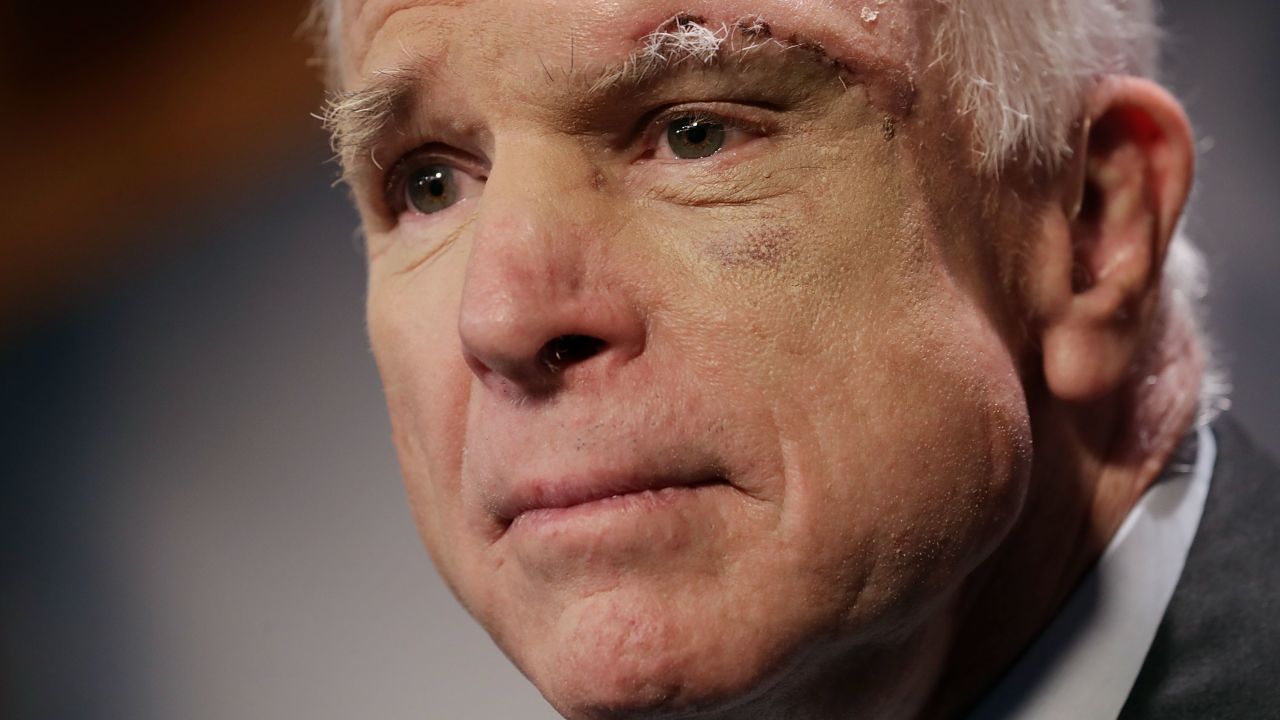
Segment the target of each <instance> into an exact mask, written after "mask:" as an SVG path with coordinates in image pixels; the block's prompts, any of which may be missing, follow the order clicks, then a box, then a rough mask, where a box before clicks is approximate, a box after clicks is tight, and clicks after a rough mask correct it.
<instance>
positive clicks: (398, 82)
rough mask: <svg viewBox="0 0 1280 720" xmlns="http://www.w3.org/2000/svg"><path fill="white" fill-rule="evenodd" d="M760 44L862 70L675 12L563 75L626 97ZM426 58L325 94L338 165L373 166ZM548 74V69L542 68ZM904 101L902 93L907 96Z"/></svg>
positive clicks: (409, 106) (810, 47) (403, 120)
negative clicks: (627, 48) (603, 58)
mask: <svg viewBox="0 0 1280 720" xmlns="http://www.w3.org/2000/svg"><path fill="white" fill-rule="evenodd" d="M766 48H774V49H775V50H779V51H781V52H782V53H784V54H785V55H787V56H789V57H798V58H799V59H801V60H803V61H808V62H810V63H817V64H819V65H822V66H825V67H826V68H828V69H829V71H830V72H831V73H832V75H833V77H836V78H839V79H840V82H842V83H845V80H844V77H845V76H850V77H855V78H859V79H865V78H863V77H862V73H859V72H855V71H856V70H860V69H864V68H863V67H861V66H860V67H858V68H855V67H854V66H853V65H852V64H851V63H849V62H848V61H844V60H840V59H837V58H835V57H833V56H832V55H830V54H828V53H827V51H826V50H825V49H824V48H823V46H822V45H821V44H820V43H817V42H811V41H807V40H805V39H803V38H800V37H792V38H790V39H789V40H786V41H783V40H779V39H778V38H776V37H775V36H774V34H773V31H772V29H771V28H770V26H769V25H768V24H767V23H765V22H764V21H763V20H761V19H760V18H758V17H747V18H743V19H741V20H739V21H737V22H735V23H732V24H729V23H723V24H720V25H718V26H713V25H709V24H707V23H705V22H704V21H703V20H702V18H699V17H697V16H693V15H686V14H682V15H677V16H675V17H673V18H671V19H669V20H667V21H666V22H664V23H663V24H662V25H660V26H659V27H658V28H657V29H655V30H654V31H653V32H651V33H649V34H648V35H645V36H644V37H642V38H641V39H640V42H639V46H638V47H637V48H636V49H635V50H633V51H632V52H631V53H630V54H629V55H628V56H627V57H626V58H625V59H624V60H622V61H621V62H618V63H614V64H611V65H608V66H606V67H605V68H603V69H598V68H597V69H592V68H589V67H575V66H574V65H573V63H572V55H571V61H570V62H571V66H570V68H569V70H568V73H567V75H568V78H569V80H570V81H571V82H573V83H574V84H577V85H580V86H583V87H584V88H585V90H586V91H587V93H588V94H590V95H592V96H601V97H603V96H608V97H626V96H628V95H629V94H630V93H633V92H635V91H636V90H638V89H639V88H641V87H643V86H645V85H647V84H650V83H654V82H657V81H659V80H661V79H662V78H664V77H666V76H668V75H671V74H673V73H675V72H678V71H681V70H683V69H686V68H687V67H690V66H694V67H710V66H713V65H716V64H718V63H721V62H724V61H726V60H738V61H741V60H744V59H746V58H747V57H748V56H750V55H752V54H754V53H758V52H759V51H761V50H764V49H766ZM873 66H877V69H879V70H882V71H884V72H882V73H881V75H882V76H883V77H884V79H885V80H887V81H888V82H889V83H890V84H891V85H893V86H894V88H895V92H896V93H897V94H898V95H900V96H903V97H907V96H909V95H910V94H911V93H912V92H913V88H911V87H910V85H911V82H910V80H909V78H908V75H907V73H906V71H905V70H899V69H894V68H891V67H888V66H886V65H885V63H883V62H868V63H865V67H866V68H871V67H873ZM432 70H433V64H432V63H431V62H429V61H427V60H426V59H416V60H415V61H412V62H410V63H408V64H405V65H401V66H398V67H393V68H388V69H383V70H379V71H375V72H374V77H373V79H372V80H371V81H370V82H369V83H368V84H367V85H366V86H365V87H363V88H361V89H358V90H354V91H351V92H345V93H337V94H334V95H332V96H331V97H330V99H329V100H328V102H326V104H325V107H324V110H323V113H322V114H321V116H320V119H321V120H322V121H323V123H324V127H325V129H326V130H328V131H329V133H330V138H331V144H332V147H333V150H334V152H335V153H336V155H337V156H338V158H339V160H340V161H341V163H342V167H343V170H344V172H346V173H348V174H350V173H351V172H353V171H354V170H356V169H358V168H359V167H361V166H362V165H363V164H364V163H365V156H368V160H367V161H368V162H369V163H372V164H373V165H374V166H375V167H379V168H381V165H380V163H379V162H378V160H377V158H376V157H375V155H374V152H375V151H376V149H377V148H378V147H379V146H380V145H381V144H382V143H383V142H384V141H385V139H386V137H387V136H388V134H390V133H393V132H396V131H398V130H400V129H402V128H404V127H405V126H406V124H407V123H408V121H409V120H410V119H411V116H412V114H413V108H414V107H416V106H417V105H418V104H419V101H420V99H421V97H422V95H423V94H425V92H426V91H425V86H426V85H429V80H430V78H431V76H432V75H433V74H434V73H433V72H432ZM544 70H546V75H547V77H548V79H551V78H552V73H551V70H550V69H547V68H545V66H544ZM908 102H909V101H908Z"/></svg>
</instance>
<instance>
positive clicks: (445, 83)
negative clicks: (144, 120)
mask: <svg viewBox="0 0 1280 720" xmlns="http://www.w3.org/2000/svg"><path fill="white" fill-rule="evenodd" d="M863 5H864V4H863V3H857V4H852V5H847V6H846V5H845V4H842V3H838V2H837V3H832V2H829V1H826V0H823V1H819V0H814V1H813V2H801V1H800V0H786V1H782V0H768V1H766V0H755V1H752V2H740V3H739V2H735V3H729V2H695V1H693V0H687V1H686V2H666V1H661V2H654V1H646V0H610V1H608V2H605V1H603V0H601V1H599V2H596V1H594V0H593V1H592V2H582V1H580V0H574V1H569V0H539V1H537V2H534V1H518V2H517V1H504V0H477V1H476V2H471V3H466V2H463V3H428V2H420V3H414V2H397V3H386V2H380V1H376V2H367V3H363V4H362V3H359V2H352V3H348V10H347V18H348V23H347V25H346V32H345V36H344V37H345V38H346V42H347V47H348V48H350V53H349V58H350V59H351V64H350V65H349V67H348V68H347V69H346V74H347V83H348V86H349V87H360V86H362V85H364V84H366V83H369V82H375V83H376V82H383V83H386V82H398V83H400V84H401V85H402V86H403V85H405V84H406V81H405V78H406V77H408V78H409V81H408V84H409V85H412V87H413V88H414V89H415V93H414V94H412V95H404V94H403V93H402V94H401V95H397V96H396V99H395V100H394V101H388V102H386V103H384V106H385V107H390V108H393V109H394V110H395V111H396V112H398V113H401V114H402V115H404V116H405V117H407V118H409V119H408V120H407V121H406V122H404V123H401V124H399V125H397V126H396V127H394V128H391V129H390V130H388V128H385V127H384V128H382V129H381V133H382V135H381V138H380V139H379V140H377V141H371V142H370V145H369V147H368V149H367V151H362V152H361V153H357V154H356V155H357V157H354V158H353V159H352V164H353V165H354V166H355V167H354V171H353V172H352V176H353V178H354V182H353V184H354V186H355V188H356V194H357V199H358V202H359V204H360V208H361V212H362V215H363V219H364V223H365V228H366V232H367V234H368V247H369V303H368V320H369V332H370V335H371V338H372V343H373V349H374V352H375V354H376V356H377V360H378V365H379V368H380V370H381V373H382V376H383V380H384V383H385V386H386V393H387V399H388V404H389V406H390V410H391V418H392V423H393V426H394V432H395V440H396V444H397V448H398V451H399V455H400V460H401V463H402V466H403V471H404V476H405V482H406V484H407V487H408V490H409V495H410V498H411V500H412V503H413V509H414V513H415V517H416V520H417V522H418V525H419V527H420V530H421V532H422V535H423V538H424V539H425V542H426V545H427V546H428V548H429V549H430V551H431V553H432V555H433V557H434V559H435V560H436V562H437V564H438V566H439V569H440V571H441V572H442V574H443V575H444V577H445V578H446V579H447V581H448V582H449V583H450V585H451V586H452V587H453V589H454V590H455V591H456V593H457V594H458V596H459V597H460V599H461V600H462V602H463V603H464V604H465V605H466V606H467V608H468V609H469V610H470V611H471V612H472V613H473V614H475V616H476V617H477V618H478V619H479V620H480V622H482V623H483V624H484V626H485V627H486V628H487V629H488V630H489V631H490V633H492V635H493V636H494V638H495V639H496V640H497V642H498V644H499V645H500V646H501V647H502V648H503V650H504V651H505V652H506V653H507V654H508V655H509V656H510V657H511V658H512V659H513V660H514V661H515V662H516V663H517V664H518V666H519V667H520V668H521V669H522V670H523V671H524V672H525V673H526V674H527V675H529V676H530V678H531V679H532V680H533V681H534V682H535V683H536V684H537V685H538V687H539V688H540V689H541V690H542V691H543V693H544V694H545V695H546V696H547V697H548V699H549V700H550V701H551V702H552V703H553V704H555V705H556V707H557V708H558V709H560V710H561V711H562V712H564V713H566V714H568V715H571V716H583V717H588V716H595V715H598V714H602V713H605V712H607V711H617V710H622V711H632V710H645V709H648V710H657V709H674V708H691V707H706V706H714V705H716V704H717V703H726V702H732V701H735V700H741V699H743V698H744V697H746V695H747V694H749V693H750V692H752V691H753V690H756V689H759V688H761V687H763V686H765V685H767V684H769V683H775V682H776V683H782V684H783V685H784V686H785V684H786V683H793V684H795V685H797V686H799V685H800V684H802V682H803V677H802V676H803V675H804V673H806V672H809V670H807V669H806V668H812V667H816V666H818V665H820V664H821V663H818V662H817V661H816V658H836V657H839V658H843V659H842V660H840V662H841V663H842V665H843V666H844V667H845V668H846V669H847V670H849V671H851V672H861V673H862V675H860V676H851V677H864V678H874V677H875V673H877V672H888V671H890V668H891V667H892V659H893V658H894V657H897V653H898V651H901V650H903V649H905V648H909V647H917V646H920V645H921V644H926V643H929V642H932V641H933V640H932V638H933V637H935V636H934V635H933V633H935V632H937V631H938V626H937V621H938V618H940V617H943V616H944V615H945V613H946V609H947V608H948V607H949V603H951V602H952V600H953V599H954V595H955V591H956V590H957V588H958V586H959V584H960V583H961V582H962V580H963V579H964V578H965V577H966V576H967V575H968V574H969V573H970V572H971V571H972V570H973V568H974V567H975V565H977V564H978V563H980V562H981V560H982V559H983V558H984V557H985V556H986V555H987V553H989V552H990V550H991V549H992V547H993V546H994V545H995V544H996V543H998V542H999V540H1000V539H1001V538H1002V537H1003V535H1004V533H1005V532H1006V531H1007V530H1008V527H1009V524H1010V522H1011V518H1012V516H1013V515H1014V513H1015V509H1016V506H1017V503H1018V502H1020V499H1021V497H1022V494H1023V492H1024V490H1025V487H1024V485H1025V482H1026V457H1027V449H1028V447H1029V440H1028V438H1029V430H1028V420H1027V411H1026V402H1025V400H1024V398H1023V395H1022V389H1021V383H1020V381H1019V377H1018V372H1017V367H1016V366H1017V359H1016V358H1015V357H1013V353H1012V352H1011V350H1010V349H1009V347H1008V343H1007V342H1006V340H1005V338H1004V337H1003V336H1002V332H1001V330H1000V328H1001V327H1003V326H1004V324H1005V320H1004V319H1001V318H997V317H993V316H991V315H989V313H988V311H987V310H985V309H984V308H989V307H996V306H998V305H999V298H998V297H997V295H998V293H999V291H998V290H996V289H994V288H995V287H996V283H995V282H994V280H993V279H992V278H993V275H994V270H993V267H994V263H993V261H991V259H990V258H991V256H992V252H991V251H990V249H989V248H990V246H991V245H993V244H995V243H996V242H997V241H996V239H995V238H993V237H989V233H984V232H983V231H982V229H981V228H975V227H973V226H971V225H963V224H957V223H956V222H955V221H954V218H956V217H971V215H970V214H968V213H967V211H964V210H960V211H954V207H955V206H963V205H964V203H965V202H966V201H969V200H974V198H973V197H971V195H973V191H969V190H967V189H965V188H960V189H956V188H954V187H952V186H950V185H948V183H947V182H946V181H945V177H946V174H947V173H949V172H955V173H957V176H958V171H954V170H950V169H949V168H952V167H953V165H952V164H950V163H948V162H946V161H945V158H944V157H943V155H944V152H943V151H942V150H939V149H938V148H942V147H944V146H945V143H943V142H942V141H941V140H940V139H939V138H940V136H941V134H942V131H941V130H939V129H937V126H935V125H934V124H933V123H932V120H931V119H930V118H929V116H928V113H929V112H931V110H930V109H929V108H930V107H931V105H930V103H929V102H927V101H924V100H922V99H921V97H920V95H922V94H923V93H925V92H926V91H927V90H928V88H927V87H925V86H922V85H918V84H914V83H913V77H915V72H916V68H918V67H919V65H920V63H919V57H917V56H919V55H920V53H919V51H918V48H916V47H915V44H914V38H916V36H917V35H918V33H917V27H916V24H915V23H916V19H915V18H914V16H913V13H912V12H911V11H910V10H909V8H908V7H907V6H906V5H905V4H904V3H902V2H896V1H893V0H891V1H890V2H888V3H885V4H880V3H877V2H874V1H872V2H867V3H865V5H866V6H867V8H869V9H870V10H869V11H868V13H863V12H862V8H863ZM871 11H874V13H878V14H874V13H872V12H871ZM357 13H358V15H357ZM674 18H681V19H678V20H675V19H674ZM655 30H657V31H660V33H658V34H655V32H654V31H655ZM661 33H667V34H666V35H663V34H661ZM699 43H701V44H699ZM706 43H711V45H707V44H706ZM711 46H715V47H714V48H713V49H715V52H704V51H706V50H707V49H708V48H709V47H711ZM646 47H647V48H648V49H649V53H648V54H645V53H644V52H641V53H639V54H637V53H636V51H637V50H638V49H643V48H646ZM712 55H714V59H711V56H712ZM629 58H630V62H629V63H628V59H629ZM396 67H407V68H410V69H409V70H406V71H402V72H398V73H396V72H392V73H386V72H383V73H381V74H380V73H379V71H380V70H387V69H390V68H396ZM362 165H363V167H361V166H362ZM940 177H942V178H944V179H943V180H941V181H940V179H939V178H940ZM938 187H941V188H950V190H946V191H945V192H941V191H937V190H930V189H929V188H938ZM966 193H969V194H966ZM975 204H976V201H975ZM940 208H942V209H940ZM948 218H950V219H948ZM984 243H985V245H984ZM984 247H986V248H987V249H984Z"/></svg>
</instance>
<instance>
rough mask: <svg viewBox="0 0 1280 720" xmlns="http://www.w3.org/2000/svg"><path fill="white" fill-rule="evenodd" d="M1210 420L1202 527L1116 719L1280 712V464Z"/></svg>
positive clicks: (1223, 422) (1229, 426) (1187, 719)
mask: <svg viewBox="0 0 1280 720" xmlns="http://www.w3.org/2000/svg"><path fill="white" fill-rule="evenodd" d="M1212 428H1213V433H1214V437H1215V438H1216V439H1217V443H1218V458H1217V463H1216V465H1215V467H1214V473H1213V483H1212V485H1211V486H1210V489H1209V497H1208V499H1207V500H1206V502H1205V508H1204V515H1203V517H1202V518H1201V520H1200V528H1199V530H1198V531H1197V532H1196V537H1195V540H1194V542H1193V543H1192V545H1191V552H1190V554H1189V555H1188V556H1187V564H1186V566H1185V568H1184V569H1183V572H1182V577H1181V579H1180V580H1179V581H1178V586H1177V589H1175V590H1174V593H1173V599H1172V600H1171V601H1170V602H1169V609H1168V610H1167V611H1166V612H1165V616H1164V620H1163V621H1162V622H1161V623H1160V628H1159V630H1158V631H1157V632H1156V637H1155V640H1154V642H1153V643H1152V646H1151V650H1150V651H1149V652H1148V653H1147V659H1146V660H1145V662H1144V663H1143V666H1142V671H1141V672H1140V673H1139V674H1138V679H1137V682H1136V683H1135V684H1134V688H1133V690H1132V692H1130V694H1129V699H1128V700H1127V701H1126V703H1125V706H1124V709H1123V710H1122V711H1121V712H1120V720H1219V719H1221V720H1237V719H1240V718H1249V719H1250V720H1252V719H1253V718H1269V719H1274V718H1280V468H1277V467H1276V465H1275V463H1274V462H1273V461H1272V460H1271V459H1269V458H1267V457H1266V456H1264V455H1262V454H1261V453H1260V452H1259V451H1258V449H1257V448H1255V447H1254V446H1253V443H1251V442H1250V441H1249V439H1248V438H1247V437H1245V435H1244V433H1243V432H1242V431H1241V430H1240V427H1239V426H1238V425H1237V424H1236V422H1235V421H1234V420H1232V419H1231V418H1229V417H1222V418H1219V419H1218V420H1217V421H1215V422H1214V423H1213V425H1212ZM1081 720H1089V719H1088V718H1081Z"/></svg>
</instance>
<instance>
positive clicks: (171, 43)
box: [0, 0, 1280, 720]
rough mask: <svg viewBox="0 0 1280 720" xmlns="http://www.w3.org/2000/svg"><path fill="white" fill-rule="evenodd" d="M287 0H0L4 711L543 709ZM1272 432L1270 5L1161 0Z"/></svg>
mask: <svg viewBox="0 0 1280 720" xmlns="http://www.w3.org/2000/svg"><path fill="white" fill-rule="evenodd" d="M305 14H306V8H305V3H304V2H294V1H286V2H250V1H248V0H220V1H219V2H213V0H188V1H187V2H183V3H173V2H161V1H160V0H118V1H117V2H114V3H84V4H77V5H72V6H67V5H65V4H51V5H48V6H45V5H43V4H41V3H21V4H20V3H6V4H4V6H3V7H0V138H3V140H4V143H5V152H4V154H3V156H0V157H2V159H0V162H2V163H3V164H4V165H5V167H6V168H7V169H6V170H5V171H3V172H0V253H2V254H0V408H3V412H0V451H2V452H3V456H2V457H3V460H2V461H0V489H2V494H0V718H20V719H23V720H26V719H29V718H30V719H40V720H44V719H46V718H59V719H60V718H104V719H112V720H114V719H116V718H120V719H124V718H129V719H132V720H140V719H146V720H149V719H151V718H183V719H185V720H206V719H208V720H213V719H215V718H217V719H219V720H222V719H226V718H236V719H237V720H240V719H247V718H273V719H274V718H313V719H327V718H335V719H336V718H352V717H370V718H441V719H446V718H447V719H450V720H452V719H459V718H461V719H465V718H480V719H485V718H553V717H555V715H554V713H552V712H551V711H550V710H549V709H548V708H547V707H546V706H545V704H544V703H543V702H542V701H541V699H540V698H539V697H538V696H537V693H536V692H535V691H534V690H533V689H532V688H531V687H529V686H527V684H526V683H525V682H524V680H523V679H522V678H520V677H519V675H518V674H517V673H516V672H515V671H514V670H513V669H511V668H510V666H509V665H508V663H507V662H506V661H505V659H503V658H502V656H501V655H500V653H499V652H498V651H497V650H496V649H494V648H493V646H492V645H491V643H490V642H489V640H488V638H487V637H486V636H485V635H484V634H483V633H482V632H481V631H480V630H479V629H478V628H476V627H474V625H473V623H472V622H471V621H470V620H469V619H468V618H467V617H466V616H465V614H464V613H463V612H462V611H461V609H460V608H459V607H458V606H457V604H456V603H455V601H454V600H453V599H452V597H451V596H450V595H449V594H448V592H447V590H446V589H445V588H444V587H443V585H442V584H441V582H440V581H439V580H438V579H437V578H436V576H435V574H434V572H433V571H432V569H431V568H430V566H429V563H428V561H427V558H426V554H425V552H424V551H423V550H421V548H420V547H419V545H418V539H417V536H416V533H415V531H414V528H413V525H412V521H411V519H410V516H409V512H408V509H407V506H406V503H405V501H404V499H403V496H402V491H401V488H400V481H399V476H398V471H397V468H396V464H395V458H394V454H393V449H392V446H391V442H390V440H389V429H388V423H387V420H386V416H385V410H384V407H383V403H382V396H381V391H380V389H379V385H378V379H377V376H376V372H375V369H374V366H373V362H372V359H371V357H370V355H369V352H368V346H367V342H366V339H365V337H364V327H363V308H362V296H363V291H364V275H363V259H362V256H361V253H360V251H359V247H358V243H357V241H356V240H355V235H354V230H355V228H356V225H357V219H356V216H355V214H354V213H353V211H352V210H351V209H350V208H348V206H347V203H346V200H345V197H344V194H343V192H342V190H340V189H334V188H332V187H331V185H332V182H333V180H334V179H335V176H336V173H337V168H336V166H334V165H333V164H331V163H326V160H327V159H328V157H329V151H328V148H327V145H326V140H325V138H324V136H323V135H322V133H321V132H320V130H319V127H318V123H317V122H316V121H315V120H314V119H313V118H311V117H310V115H309V113H311V112H312V111H314V110H315V109H316V108H317V107H318V106H319V104H320V102H321V98H322V91H321V88H320V86H319V83H318V81H317V80H316V75H317V73H316V71H315V70H314V69H313V68H309V67H308V65H307V62H306V60H307V57H308V56H309V55H310V48H309V46H308V45H307V43H306V41H305V40H303V39H301V38H300V37H299V36H298V32H297V29H298V27H299V25H300V24H301V22H302V20H303V18H304V16H305ZM1165 14H1166V22H1165V25H1166V27H1167V28H1168V29H1169V43H1168V48H1167V53H1166V57H1167V76H1166V79H1167V80H1168V81H1169V82H1170V84H1171V85H1172V86H1173V87H1174V88H1175V89H1176V90H1177V91H1178V92H1179V94H1180V96H1181V97H1182V98H1183V99H1184V100H1185V101H1186V102H1187V104H1188V107H1189V109H1190V111H1191V115H1192V117H1193V120H1194V121H1195V125H1196V128H1197V132H1198V135H1199V137H1200V138H1201V140H1200V144H1201V150H1202V155H1201V174H1200V181H1199V185H1198V189H1197V193H1196V198H1195V206H1194V208H1193V210H1192V217H1191V221H1190V228H1191V230H1192V232H1193V236H1194V237H1195V238H1197V239H1198V241H1199V242H1200V244H1201V246H1202V247H1203V248H1204V249H1205V250H1206V252H1207V253H1208V255H1209V258H1210V263H1211V266H1212V268H1213V281H1214V282H1213V290H1212V295H1211V297H1210V303H1209V305H1210V310H1211V315H1210V318H1211V327H1212V331H1213V335H1214V337H1215V338H1216V339H1217V341H1218V344H1219V346H1220V354H1221V356H1222V358H1223V360H1225V362H1226V364H1227V365H1228V366H1229V367H1230V370H1231V375H1232V379H1233V382H1234V385H1235V390H1234V392H1233V394H1232V403H1233V407H1232V412H1233V413H1235V414H1236V415H1237V416H1238V417H1239V418H1241V419H1242V420H1243V422H1244V423H1245V425H1246V426H1247V427H1248V428H1250V429H1251V430H1252V432H1253V434H1254V437H1255V439H1256V440H1258V441H1259V442H1260V443H1261V444H1263V445H1265V446H1267V447H1269V448H1270V449H1271V451H1272V454H1273V455H1276V454H1278V453H1277V451H1280V382H1277V381H1276V377H1275V374H1274V372H1273V368H1274V367H1275V365H1276V363H1275V361H1274V360H1273V358H1274V357H1275V356H1276V355H1277V352H1278V351H1280V322H1277V321H1276V316H1277V313H1278V312H1280V282H1277V280H1276V279H1275V273H1276V271H1277V269H1280V244H1277V242H1276V240H1277V233H1276V231H1275V228H1277V227H1280V202H1278V198H1277V194H1276V186H1277V183H1276V175H1275V173H1276V172H1277V168H1280V140H1278V139H1277V138H1278V137H1280V136H1278V134H1277V133H1276V132H1275V131H1274V128H1275V126H1276V118H1277V117H1280V87H1278V85H1277V79H1276V77H1277V74H1276V72H1275V70H1274V68H1276V67H1278V66H1280V42H1277V40H1278V39H1280V5H1278V4H1275V3H1272V2H1268V1H1267V0H1224V1H1223V2H1216V3H1205V2H1202V1H1197V0H1172V1H1169V2H1166V13H1165Z"/></svg>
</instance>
